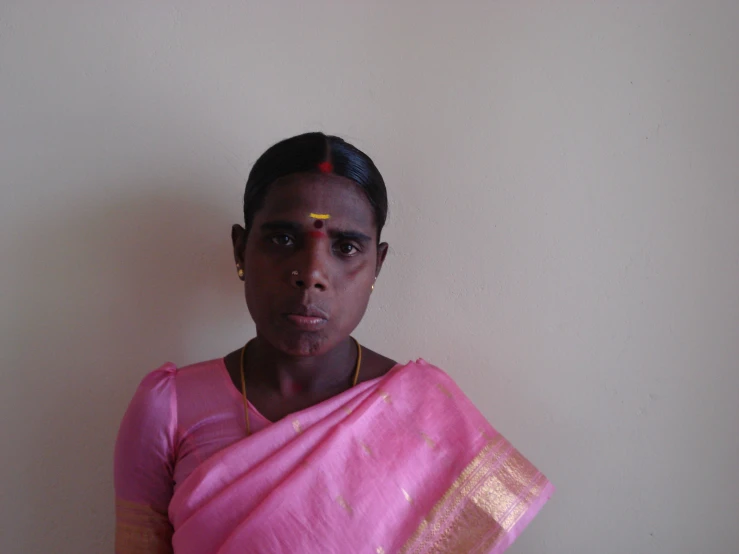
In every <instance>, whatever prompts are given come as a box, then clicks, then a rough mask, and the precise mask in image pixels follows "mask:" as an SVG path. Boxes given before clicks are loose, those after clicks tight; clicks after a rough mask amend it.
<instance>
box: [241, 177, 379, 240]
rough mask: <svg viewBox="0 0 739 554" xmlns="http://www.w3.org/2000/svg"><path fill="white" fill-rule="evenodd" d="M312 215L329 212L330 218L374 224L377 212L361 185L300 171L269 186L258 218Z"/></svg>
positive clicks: (359, 224)
mask: <svg viewBox="0 0 739 554" xmlns="http://www.w3.org/2000/svg"><path fill="white" fill-rule="evenodd" d="M310 214H327V215H329V216H330V220H332V221H335V222H338V221H341V222H344V223H350V222H351V223H352V224H354V225H355V226H360V227H362V228H370V227H374V212H373V211H372V206H371V205H370V203H369V200H368V199H367V196H366V195H365V193H364V191H363V190H362V189H361V188H359V186H358V185H357V184H356V183H354V182H353V181H350V180H349V179H346V178H344V177H339V176H337V175H322V174H312V173H299V174H295V175H289V176H287V177H284V178H282V179H279V180H277V181H275V182H274V183H273V184H271V185H270V186H269V189H268V190H267V194H266V196H265V198H264V203H263V205H262V208H261V209H260V210H258V211H257V213H256V214H255V219H259V220H266V219H290V220H298V221H300V220H302V219H306V220H307V219H310Z"/></svg>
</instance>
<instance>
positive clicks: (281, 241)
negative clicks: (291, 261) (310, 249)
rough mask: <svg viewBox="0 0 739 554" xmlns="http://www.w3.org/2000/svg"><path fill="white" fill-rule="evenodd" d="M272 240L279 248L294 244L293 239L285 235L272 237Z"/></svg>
mask: <svg viewBox="0 0 739 554" xmlns="http://www.w3.org/2000/svg"><path fill="white" fill-rule="evenodd" d="M271 240H272V242H273V243H275V244H276V245H277V246H292V245H293V244H294V243H293V239H292V237H291V236H289V235H284V234H279V235H272V237H271Z"/></svg>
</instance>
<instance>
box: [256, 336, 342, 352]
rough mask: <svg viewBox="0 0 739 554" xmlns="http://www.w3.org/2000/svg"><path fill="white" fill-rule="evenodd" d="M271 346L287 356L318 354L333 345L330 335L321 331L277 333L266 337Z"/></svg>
mask: <svg viewBox="0 0 739 554" xmlns="http://www.w3.org/2000/svg"><path fill="white" fill-rule="evenodd" d="M268 340H269V342H270V343H272V346H274V347H275V348H277V349H278V350H280V351H281V352H284V353H285V354H287V355H288V356H296V357H307V356H318V355H320V354H324V353H326V352H328V351H329V350H331V348H333V347H334V346H335V344H333V342H332V341H331V339H330V337H327V336H326V335H325V334H322V333H279V334H277V335H276V336H274V337H269V338H268Z"/></svg>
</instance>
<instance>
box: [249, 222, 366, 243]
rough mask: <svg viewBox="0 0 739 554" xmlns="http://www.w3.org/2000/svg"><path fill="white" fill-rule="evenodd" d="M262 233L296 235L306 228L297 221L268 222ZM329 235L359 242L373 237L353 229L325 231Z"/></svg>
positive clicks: (262, 227) (261, 227)
mask: <svg viewBox="0 0 739 554" xmlns="http://www.w3.org/2000/svg"><path fill="white" fill-rule="evenodd" d="M259 228H260V229H261V230H262V231H285V230H287V231H293V232H295V233H300V232H303V231H304V229H305V226H304V225H302V224H301V223H296V222H295V221H267V222H266V223H262V225H260V226H259ZM325 232H326V234H327V235H329V236H331V237H332V238H339V239H348V240H356V241H358V242H369V241H371V240H372V237H369V236H367V235H365V234H364V233H362V232H360V231H353V230H351V229H331V230H327V231H325Z"/></svg>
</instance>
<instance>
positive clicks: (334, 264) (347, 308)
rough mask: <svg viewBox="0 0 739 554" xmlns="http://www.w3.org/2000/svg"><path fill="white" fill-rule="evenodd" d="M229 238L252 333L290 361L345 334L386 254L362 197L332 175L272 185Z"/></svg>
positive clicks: (361, 312) (306, 175) (350, 184)
mask: <svg viewBox="0 0 739 554" xmlns="http://www.w3.org/2000/svg"><path fill="white" fill-rule="evenodd" d="M316 215H318V216H321V217H319V218H317V217H315V216H316ZM326 216H328V217H326ZM233 237H234V253H235V256H236V261H237V263H240V265H241V266H242V267H243V268H244V288H245V296H246V304H247V306H248V308H249V312H250V314H251V316H252V319H253V320H254V322H255V324H256V327H257V333H258V334H259V336H260V337H262V338H264V339H266V340H267V341H268V342H269V343H270V344H271V345H272V346H273V347H275V348H277V349H279V350H281V351H283V352H285V353H286V354H290V355H294V356H311V355H319V354H323V353H325V352H328V351H329V350H331V349H332V348H334V347H335V346H337V345H338V344H339V343H341V342H342V341H343V340H344V339H346V338H347V337H348V336H349V334H350V333H351V332H352V331H353V330H354V329H355V328H356V326H357V325H358V324H359V322H360V320H361V319H362V316H363V315H364V312H365V310H366V309H367V303H368V301H369V297H370V293H371V291H372V285H373V283H374V280H375V277H376V276H377V275H378V274H379V272H380V268H381V267H382V263H383V261H384V259H385V255H386V253H387V244H386V243H382V244H380V245H378V244H377V229H376V226H375V219H374V212H373V210H372V207H371V206H370V203H369V201H368V200H367V197H366V196H365V194H364V192H363V191H362V189H360V188H359V187H358V186H357V185H356V184H355V183H353V182H352V181H350V180H348V179H345V178H343V177H338V176H335V175H323V174H312V173H304V174H303V173H301V174H295V175H290V176H287V177H285V178H283V179H280V180H278V181H277V182H275V183H273V184H272V185H270V187H269V189H268V191H267V194H266V196H265V198H264V203H263V206H262V208H261V209H260V210H258V211H257V212H256V214H255V215H254V221H253V223H252V227H251V229H250V231H249V234H248V235H246V234H245V233H244V230H243V228H241V227H239V226H235V227H234V233H233Z"/></svg>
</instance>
